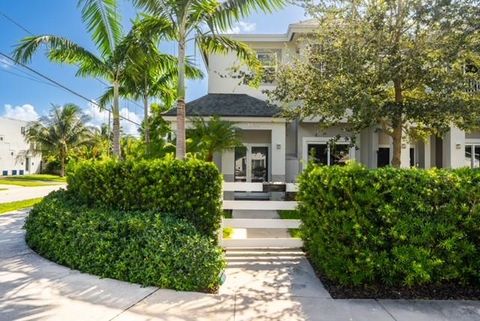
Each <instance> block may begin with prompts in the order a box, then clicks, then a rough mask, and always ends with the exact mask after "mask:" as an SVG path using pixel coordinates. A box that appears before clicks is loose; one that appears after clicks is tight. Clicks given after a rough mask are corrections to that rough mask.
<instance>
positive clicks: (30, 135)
mask: <svg viewBox="0 0 480 321" xmlns="http://www.w3.org/2000/svg"><path fill="white" fill-rule="evenodd" d="M88 120H89V118H88V116H86V115H84V114H83V113H82V112H81V109H80V107H78V106H77V105H74V104H66V105H64V106H63V107H61V106H58V105H52V108H51V110H50V114H49V115H48V116H44V117H41V118H40V120H38V121H34V122H31V123H29V125H28V127H27V130H26V131H25V138H26V140H27V141H28V142H29V143H32V144H33V145H34V146H35V149H36V150H38V151H42V152H43V153H45V154H51V155H54V156H56V158H57V159H58V160H59V161H60V176H62V177H63V176H65V163H66V160H67V159H68V156H69V153H70V151H71V150H72V149H73V148H75V147H79V146H82V145H88V144H89V143H90V140H91V138H92V131H91V129H90V128H89V127H87V126H86V125H85V124H86V123H87V122H88Z"/></svg>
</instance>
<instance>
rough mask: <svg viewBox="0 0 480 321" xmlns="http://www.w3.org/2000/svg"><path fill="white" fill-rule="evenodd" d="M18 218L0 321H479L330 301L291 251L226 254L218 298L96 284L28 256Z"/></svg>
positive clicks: (0, 269)
mask: <svg viewBox="0 0 480 321" xmlns="http://www.w3.org/2000/svg"><path fill="white" fill-rule="evenodd" d="M25 215H26V214H25V212H24V211H23V212H16V213H15V214H7V215H3V216H0V320H1V321H13V320H61V321H70V320H71V321H76V320H79V321H88V320H99V321H103V320H115V321H127V320H128V321H136V320H145V321H146V320H149V321H153V320H158V321H160V320H163V321H180V320H188V321H197V320H199V321H202V320H212V321H213V320H215V321H227V320H232V321H233V320H235V321H247V320H251V321H257V320H266V321H273V320H281V321H290V320H293V321H296V320H299V321H300V320H302V321H303V320H314V321H421V320H425V321H427V320H428V321H436V320H439V321H448V320H450V321H478V320H480V302H476V301H389V300H378V301H377V300H333V299H331V298H330V296H329V294H328V293H327V292H326V291H325V289H324V288H323V286H322V284H321V283H320V282H319V281H318V279H317V278H316V277H315V275H314V273H313V270H312V268H311V266H310V265H309V264H308V262H307V260H306V259H305V257H304V255H303V253H302V252H300V251H296V250H288V251H286V250H284V251H281V250H274V251H261V250H248V251H244V250H235V251H229V252H228V253H227V259H228V262H229V265H228V268H227V270H226V275H227V279H226V282H225V284H224V285H223V286H222V287H221V289H220V291H219V293H218V294H203V293H194V292H177V291H172V290H163V289H158V288H154V287H145V288H142V287H140V286H138V285H135V284H130V283H126V282H121V281H116V280H111V279H99V278H97V277H95V276H91V275H87V274H83V273H79V272H78V271H73V270H70V269H68V268H66V267H62V266H59V265H57V264H55V263H52V262H50V261H48V260H46V259H43V258H41V257H40V256H38V255H37V254H35V253H34V252H32V251H31V250H30V249H29V248H28V247H27V245H26V244H25V241H24V231H23V230H22V229H21V227H22V225H23V221H24V218H25Z"/></svg>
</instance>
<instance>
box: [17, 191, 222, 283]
mask: <svg viewBox="0 0 480 321" xmlns="http://www.w3.org/2000/svg"><path fill="white" fill-rule="evenodd" d="M75 198H76V195H72V192H70V191H69V192H65V191H59V192H53V193H51V194H50V195H49V196H47V197H46V198H44V200H43V201H42V202H41V203H39V204H38V205H36V206H35V207H34V208H33V210H32V211H31V212H30V215H29V216H28V218H27V221H26V224H25V228H26V231H27V234H26V241H27V243H28V245H29V246H30V247H31V248H32V249H33V250H35V251H36V252H37V253H39V254H40V255H42V256H44V257H46V258H48V259H50V260H52V261H55V262H57V263H59V264H62V265H66V266H69V267H71V268H74V269H78V270H80V271H82V272H86V273H91V274H95V275H98V276H101V277H108V278H113V279H118V280H124V281H129V282H135V283H140V284H143V285H153V286H158V287H162V288H172V289H176V290H186V291H207V292H211V291H214V290H215V289H216V288H218V286H219V284H220V274H221V273H222V271H223V269H224V267H225V262H224V259H223V252H222V249H221V248H219V247H217V246H215V245H214V243H213V242H212V240H211V239H210V238H209V237H207V236H204V235H202V234H200V233H199V232H197V230H196V228H195V227H194V226H193V225H191V224H190V223H189V222H187V221H186V220H183V219H178V218H172V217H169V216H167V215H161V214H158V212H154V211H149V212H139V211H131V212H125V211H120V210H117V211H112V210H107V209H92V208H89V207H87V206H85V205H81V204H80V203H78V201H77V200H76V199H75ZM74 199H75V200H74Z"/></svg>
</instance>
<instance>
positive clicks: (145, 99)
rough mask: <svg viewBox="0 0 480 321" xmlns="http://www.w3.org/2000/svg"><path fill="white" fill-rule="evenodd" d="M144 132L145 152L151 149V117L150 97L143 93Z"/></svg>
mask: <svg viewBox="0 0 480 321" xmlns="http://www.w3.org/2000/svg"><path fill="white" fill-rule="evenodd" d="M143 132H144V135H145V152H146V153H147V155H148V154H149V151H150V119H149V118H148V97H147V96H146V95H143Z"/></svg>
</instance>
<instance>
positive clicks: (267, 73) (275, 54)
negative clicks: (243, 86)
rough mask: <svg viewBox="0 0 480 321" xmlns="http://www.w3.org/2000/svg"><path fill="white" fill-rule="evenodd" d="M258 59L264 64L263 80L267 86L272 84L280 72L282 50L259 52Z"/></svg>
mask: <svg viewBox="0 0 480 321" xmlns="http://www.w3.org/2000/svg"><path fill="white" fill-rule="evenodd" d="M257 58H258V60H259V61H260V63H261V64H262V68H263V79H262V82H263V83H265V84H271V83H273V82H274V81H275V75H276V73H277V70H278V61H279V60H280V50H278V49H270V50H263V49H262V50H257Z"/></svg>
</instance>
